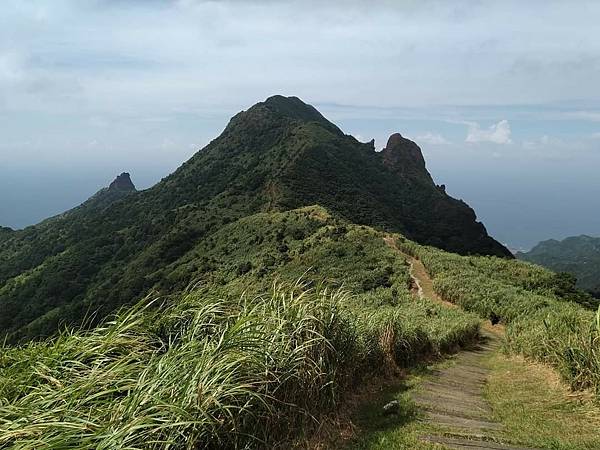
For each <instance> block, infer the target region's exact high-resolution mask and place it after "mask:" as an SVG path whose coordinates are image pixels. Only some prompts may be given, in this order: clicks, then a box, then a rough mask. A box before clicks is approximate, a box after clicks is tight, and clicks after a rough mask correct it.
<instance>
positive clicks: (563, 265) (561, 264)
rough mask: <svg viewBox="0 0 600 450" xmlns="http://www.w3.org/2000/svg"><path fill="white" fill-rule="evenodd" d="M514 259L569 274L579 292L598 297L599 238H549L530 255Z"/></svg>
mask: <svg viewBox="0 0 600 450" xmlns="http://www.w3.org/2000/svg"><path fill="white" fill-rule="evenodd" d="M517 258H519V259H522V260H524V261H530V262H533V263H536V264H539V265H541V266H544V267H548V268H549V269H552V270H554V271H556V272H567V273H570V274H572V275H574V276H575V277H576V278H577V285H578V286H579V287H580V288H581V289H585V290H587V291H590V292H592V293H595V294H596V295H600V238H597V237H591V236H585V235H582V236H574V237H569V238H566V239H564V240H562V241H557V240H554V239H550V240H547V241H543V242H540V243H539V244H538V245H536V246H535V247H534V248H533V249H531V250H530V251H529V252H525V253H517Z"/></svg>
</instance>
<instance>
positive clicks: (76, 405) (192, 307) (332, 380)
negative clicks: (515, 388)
mask: <svg viewBox="0 0 600 450" xmlns="http://www.w3.org/2000/svg"><path fill="white" fill-rule="evenodd" d="M174 300H175V301H174V302H173V304H172V305H171V306H169V305H167V304H165V305H162V306H158V307H157V305H156V304H155V305H153V307H152V308H149V305H148V304H147V303H142V304H140V305H138V306H137V307H135V308H132V309H128V310H125V311H124V312H122V313H121V314H120V315H119V316H117V317H116V318H115V320H113V321H112V322H110V323H108V324H106V325H105V326H103V327H99V328H96V329H94V330H92V331H89V332H74V333H73V332H65V333H63V334H61V335H60V336H58V337H57V338H55V339H54V340H50V341H47V342H42V343H30V344H28V345H26V346H24V347H14V348H11V347H5V348H2V349H0V448H11V449H32V448H48V449H70V448H77V449H89V450H92V449H198V448H222V449H226V448H265V447H267V448H272V447H275V446H278V445H279V446H282V447H286V444H285V443H286V442H291V441H292V440H295V439H297V438H298V434H299V430H303V431H304V432H305V433H309V432H310V430H311V428H312V427H313V426H315V425H316V424H317V422H318V417H319V416H322V415H324V414H327V413H328V412H331V411H333V410H334V409H335V408H336V406H337V405H338V402H339V400H340V399H341V398H342V397H343V396H344V394H345V393H346V392H348V391H350V390H351V389H352V388H353V387H355V386H356V385H357V384H359V383H360V382H361V381H362V380H364V379H365V378H366V377H367V376H369V375H375V376H376V375H378V374H381V373H384V372H386V371H388V370H389V368H390V366H391V367H392V368H397V367H398V366H403V365H408V364H411V363H413V362H414V361H415V360H418V359H419V358H422V357H424V356H428V355H431V354H441V353H443V352H444V351H447V350H450V349H453V348H456V347H458V346H460V345H461V344H462V343H464V342H467V341H469V340H472V339H473V338H474V336H475V335H476V334H477V332H478V321H477V319H476V318H474V317H473V316H468V315H464V314H462V315H460V314H458V313H457V312H456V311H450V312H448V311H446V310H444V308H441V307H439V306H437V305H434V304H429V303H427V302H411V303H406V304H399V305H397V306H396V307H391V306H389V307H387V308H383V307H382V308H378V309H377V310H376V311H375V310H373V311H370V310H368V309H364V310H363V311H362V313H360V314H358V313H357V312H356V311H357V309H356V308H347V307H344V305H346V304H351V303H352V302H351V301H350V300H349V299H348V294H345V293H343V292H340V291H336V292H334V293H329V292H328V291H327V290H318V289H317V290H304V289H303V288H302V287H301V286H293V287H289V288H287V289H282V288H279V289H275V290H274V292H273V293H272V294H270V295H265V296H260V297H256V298H244V297H242V298H241V299H240V298H228V297H226V296H219V295H217V294H215V293H214V292H212V291H207V290H203V291H198V292H193V293H190V294H186V295H184V296H183V297H182V298H177V299H174Z"/></svg>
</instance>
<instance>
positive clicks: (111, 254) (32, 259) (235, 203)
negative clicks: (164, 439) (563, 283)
mask: <svg viewBox="0 0 600 450" xmlns="http://www.w3.org/2000/svg"><path fill="white" fill-rule="evenodd" d="M310 205H319V206H320V207H323V208H325V209H326V210H327V211H329V213H331V214H333V215H335V216H336V217H338V218H339V219H341V220H345V221H347V222H352V223H355V224H359V225H369V226H373V227H376V228H379V229H381V230H386V231H393V232H399V233H402V234H404V235H405V236H406V237H407V238H409V239H413V240H415V241H417V242H419V243H422V244H427V245H432V246H436V247H439V248H442V249H445V250H449V251H452V252H456V253H461V254H483V255H496V256H502V257H511V254H510V252H509V251H508V250H507V249H506V248H504V247H503V246H502V245H501V244H499V243H498V242H496V241H495V240H494V239H493V238H491V237H490V236H489V235H488V234H487V232H486V230H485V227H484V226H483V225H482V224H481V223H480V222H478V221H477V220H476V216H475V212H474V211H473V210H472V209H471V208H470V207H469V206H468V205H467V204H466V203H464V202H463V201H461V200H457V199H454V198H452V197H450V196H449V195H447V194H446V192H445V189H444V188H443V187H438V186H436V185H435V183H434V182H433V180H432V177H431V176H430V174H429V173H428V171H427V169H426V166H425V160H424V158H423V155H422V152H421V150H420V148H419V147H418V145H417V144H415V143H414V142H412V141H410V140H408V139H405V138H403V137H402V136H401V135H400V134H394V135H392V136H391V137H390V139H389V141H388V144H387V146H386V148H385V149H384V150H383V151H380V152H378V151H376V149H375V147H374V142H373V141H371V142H368V143H362V142H359V141H358V140H356V139H355V138H354V137H352V136H349V135H346V134H344V133H343V132H342V131H341V130H340V129H339V128H338V127H337V126H336V125H334V124H333V123H331V122H330V121H328V120H327V119H326V118H325V117H323V115H322V114H321V113H319V112H318V111H317V110H316V109H315V108H314V107H312V106H310V105H307V104H306V103H304V102H302V101H301V100H300V99H298V98H296V97H283V96H274V97H270V98H269V99H267V100H266V101H264V102H261V103H258V104H256V105H254V106H252V107H251V108H249V109H248V110H247V111H242V112H240V113H238V114H237V115H235V116H234V117H233V118H232V119H231V120H230V122H229V124H228V125H227V127H226V128H225V130H224V131H223V133H222V134H221V135H220V136H219V137H217V138H216V139H215V140H213V141H212V142H211V143H210V144H208V145H207V146H206V147H205V148H204V149H202V150H200V151H199V152H198V153H196V154H195V155H194V156H193V157H192V158H191V159H190V160H189V161H187V162H186V163H184V164H183V165H182V166H181V167H180V168H179V169H177V170H176V171H175V172H174V173H172V174H171V175H169V176H168V177H166V178H165V179H163V180H162V181H161V182H160V183H158V184H157V185H155V186H154V187H152V188H150V189H147V190H144V191H136V190H135V186H134V185H133V183H132V181H131V178H130V176H129V174H127V173H123V174H121V175H119V177H117V179H116V180H115V181H114V182H113V183H111V184H110V186H109V187H108V188H105V189H103V190H102V191H100V192H99V193H98V194H96V195H95V196H94V197H92V198H91V199H90V200H88V201H87V202H86V203H84V204H83V205H81V206H80V207H78V208H75V209H74V210H71V211H70V212H67V213H65V214H62V215H61V216H57V217H56V218H53V219H52V220H46V221H44V222H42V223H40V224H39V225H37V226H34V227H29V228H28V229H26V230H22V231H15V232H11V233H6V235H5V236H4V237H3V238H2V239H0V260H1V261H2V262H3V263H2V265H0V332H1V333H2V334H11V335H12V336H14V338H15V339H20V338H30V337H36V336H43V335H47V334H52V333H53V332H54V331H55V330H56V328H57V327H58V326H59V324H60V323H76V322H79V321H81V320H82V319H83V317H86V316H88V317H89V315H90V312H95V315H94V316H93V317H94V318H95V320H101V319H102V318H103V317H105V316H106V315H107V314H109V313H110V312H112V311H114V310H115V309H116V308H118V307H119V306H121V305H123V304H127V303H131V302H133V301H135V300H136V299H138V298H140V297H141V296H143V295H145V294H146V293H148V292H149V291H150V290H155V291H158V292H159V293H167V292H172V291H173V290H176V289H181V288H184V287H185V284H186V283H189V282H190V280H191V279H197V278H202V277H203V276H205V275H206V274H207V273H209V272H210V271H211V270H212V269H214V267H215V266H217V265H219V264H221V262H220V261H222V259H223V258H221V257H220V256H219V255H214V256H213V259H211V260H208V259H206V257H205V256H203V255H202V252H201V251H199V250H198V248H199V247H202V246H204V247H202V248H205V247H206V245H208V244H207V243H210V242H212V239H213V236H214V235H215V233H217V232H218V231H219V230H221V229H222V228H223V227H224V226H225V225H227V224H230V223H232V222H236V221H238V220H240V219H242V218H244V217H247V216H251V215H253V214H257V213H261V212H267V213H273V212H282V211H289V210H292V209H297V208H302V207H304V206H310ZM184 261H185V264H183V262H184ZM186 271H187V272H186ZM175 273H176V274H177V276H175V275H173V274H175Z"/></svg>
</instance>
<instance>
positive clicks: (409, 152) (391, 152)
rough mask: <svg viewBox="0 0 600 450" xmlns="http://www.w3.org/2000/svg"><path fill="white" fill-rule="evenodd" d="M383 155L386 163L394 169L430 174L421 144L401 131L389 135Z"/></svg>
mask: <svg viewBox="0 0 600 450" xmlns="http://www.w3.org/2000/svg"><path fill="white" fill-rule="evenodd" d="M381 155H382V156H383V162H384V164H385V165H386V166H387V167H388V168H390V169H392V170H397V171H399V172H407V171H410V172H421V173H423V174H425V173H426V174H427V175H428V176H429V173H427V169H426V168H425V158H423V153H422V152H421V149H420V148H419V146H418V145H417V144H415V143H414V142H413V141H411V140H410V139H406V138H404V137H402V135H401V134H400V133H394V134H392V135H391V136H390V137H389V139H388V141H387V145H386V146H385V148H384V149H383V151H382V152H381Z"/></svg>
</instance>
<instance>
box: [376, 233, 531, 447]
mask: <svg viewBox="0 0 600 450" xmlns="http://www.w3.org/2000/svg"><path fill="white" fill-rule="evenodd" d="M385 241H386V243H387V244H388V245H389V246H390V247H392V248H394V249H395V250H397V251H398V252H399V253H401V254H402V255H403V257H404V258H406V260H407V262H408V263H409V264H410V274H411V277H412V278H413V282H414V285H415V286H416V287H417V293H416V294H417V295H418V296H419V297H427V298H429V299H431V300H434V301H437V302H439V303H442V304H444V305H445V306H447V307H451V308H456V307H457V306H456V305H454V304H452V303H450V302H447V301H445V300H443V299H442V298H440V297H439V296H438V295H437V294H436V292H435V291H434V289H433V281H432V280H431V277H430V276H429V274H428V273H427V270H426V269H425V266H423V263H422V262H421V261H419V260H418V259H416V258H413V257H412V256H410V255H407V254H405V253H402V252H401V250H400V249H398V247H397V246H396V243H395V241H394V240H393V238H392V237H391V236H390V237H387V238H386V239H385ZM490 330H493V329H492V328H491V325H490V328H489V330H488V329H483V330H482V332H481V340H480V342H479V343H478V345H477V346H476V347H475V348H472V349H470V350H464V351H461V352H459V353H458V354H457V355H456V356H455V357H454V361H453V364H452V365H451V366H449V367H447V368H444V369H438V370H435V371H434V372H433V374H432V376H431V377H429V379H428V380H427V381H425V382H424V383H423V384H422V385H421V386H420V389H419V390H417V391H415V392H414V393H413V394H412V399H413V400H414V402H415V403H416V404H417V405H418V406H419V407H420V409H421V410H422V411H423V412H424V413H425V415H424V420H425V421H427V422H429V423H431V424H432V425H435V427H436V428H440V429H442V430H443V431H442V432H440V433H439V434H431V435H425V436H422V440H423V441H426V442H431V443H435V444H439V445H442V446H444V447H446V448H450V449H461V450H462V449H468V450H478V449H481V450H486V449H491V450H536V449H530V448H526V447H519V446H514V445H508V444H501V443H498V442H496V441H495V439H494V435H495V432H498V431H500V430H502V428H503V425H502V424H501V423H498V422H495V421H494V420H493V419H492V410H491V408H490V406H489V404H488V403H487V401H486V399H485V397H484V393H483V390H484V387H485V383H486V381H487V377H488V372H489V370H488V368H487V367H486V365H485V363H484V360H485V358H486V356H488V355H489V354H490V353H492V352H495V351H498V350H499V348H500V346H501V345H502V339H503V337H502V336H503V335H502V333H499V332H497V330H494V331H495V332H493V331H490ZM538 450H539V449H538Z"/></svg>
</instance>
